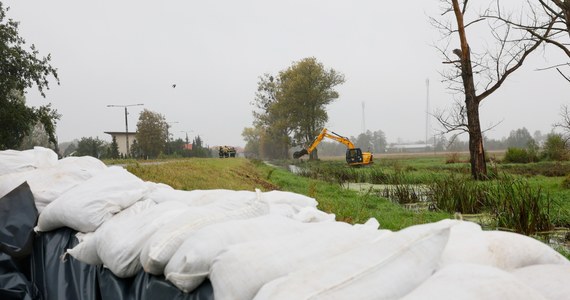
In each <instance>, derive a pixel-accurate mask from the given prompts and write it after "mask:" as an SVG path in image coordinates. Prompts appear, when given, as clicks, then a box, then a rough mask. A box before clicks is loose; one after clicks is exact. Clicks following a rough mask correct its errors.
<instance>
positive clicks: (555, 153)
mask: <svg viewBox="0 0 570 300" xmlns="http://www.w3.org/2000/svg"><path fill="white" fill-rule="evenodd" d="M542 157H543V158H544V159H547V160H558V161H562V160H568V159H569V152H568V145H567V143H566V141H565V140H564V138H562V135H560V134H556V133H551V134H549V135H548V136H547V137H546V142H545V143H544V147H543V149H542Z"/></svg>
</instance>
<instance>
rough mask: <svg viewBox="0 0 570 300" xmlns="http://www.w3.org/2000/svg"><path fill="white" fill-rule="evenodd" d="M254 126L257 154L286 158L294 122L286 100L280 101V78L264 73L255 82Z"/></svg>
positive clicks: (265, 156)
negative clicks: (256, 138) (256, 136)
mask: <svg viewBox="0 0 570 300" xmlns="http://www.w3.org/2000/svg"><path fill="white" fill-rule="evenodd" d="M257 84H258V87H257V92H256V94H255V99H254V105H255V106H256V108H257V109H258V110H259V111H254V112H253V116H254V118H255V121H254V128H255V131H256V134H257V135H258V145H257V146H258V147H259V149H258V151H256V152H257V153H258V154H260V155H261V156H262V157H264V158H286V157H287V156H288V150H289V145H290V143H291V139H290V137H289V136H290V134H291V133H292V131H293V128H294V126H295V125H294V124H293V121H292V120H291V113H290V111H288V110H287V106H286V102H284V101H280V100H279V99H280V98H279V91H280V89H281V79H280V78H279V77H277V78H276V77H273V76H272V75H269V74H264V75H263V76H261V77H260V79H259V82H258V83H257Z"/></svg>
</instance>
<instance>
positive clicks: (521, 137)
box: [507, 127, 533, 148]
mask: <svg viewBox="0 0 570 300" xmlns="http://www.w3.org/2000/svg"><path fill="white" fill-rule="evenodd" d="M531 140H533V139H532V136H531V135H530V132H528V130H527V129H526V128H524V127H523V128H519V129H517V130H512V131H511V133H510V134H509V137H508V138H507V146H508V147H509V148H524V147H526V146H527V145H528V143H529V142H530V141H531Z"/></svg>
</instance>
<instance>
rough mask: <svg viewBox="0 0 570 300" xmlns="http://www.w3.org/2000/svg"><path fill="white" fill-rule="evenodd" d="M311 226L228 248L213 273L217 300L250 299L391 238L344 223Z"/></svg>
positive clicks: (325, 223) (212, 280)
mask: <svg viewBox="0 0 570 300" xmlns="http://www.w3.org/2000/svg"><path fill="white" fill-rule="evenodd" d="M308 226H311V228H309V229H307V230H304V231H302V232H300V233H297V234H290V235H285V236H279V237H275V238H271V239H264V240H257V241H250V242H246V243H240V244H237V245H231V246H229V247H227V248H226V249H225V250H224V251H223V252H222V253H221V254H219V255H218V256H217V257H216V258H215V259H214V262H213V264H212V267H211V269H210V275H209V277H210V281H211V282H212V286H213V287H214V295H215V298H216V299H251V298H253V297H254V296H255V294H256V293H257V292H258V290H259V289H260V288H261V287H262V286H263V285H264V284H266V283H268V282H270V281H271V280H273V279H277V278H279V277H281V276H284V275H287V274H288V273H290V272H293V271H295V270H297V269H300V268H302V267H305V266H306V265H308V264H310V263H314V262H321V261H324V260H326V259H329V258H332V257H334V256H335V255H339V254H341V253H344V252H346V251H350V250H351V249H354V248H356V247H359V246H363V245H368V244H370V243H371V242H372V241H374V240H376V239H378V238H381V237H383V236H385V235H389V232H388V231H379V230H378V228H377V227H375V226H352V225H349V224H347V223H342V222H322V223H312V224H309V225H308ZM238 274H239V275H238ZM290 299H294V298H290Z"/></svg>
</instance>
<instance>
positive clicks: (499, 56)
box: [432, 0, 554, 180]
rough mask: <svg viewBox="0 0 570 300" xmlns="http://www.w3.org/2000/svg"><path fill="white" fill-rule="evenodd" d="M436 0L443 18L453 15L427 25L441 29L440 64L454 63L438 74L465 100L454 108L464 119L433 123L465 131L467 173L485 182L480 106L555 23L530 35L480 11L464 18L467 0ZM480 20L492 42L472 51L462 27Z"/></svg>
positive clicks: (465, 27)
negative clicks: (466, 135)
mask: <svg viewBox="0 0 570 300" xmlns="http://www.w3.org/2000/svg"><path fill="white" fill-rule="evenodd" d="M441 3H442V4H443V6H442V7H443V8H444V12H443V13H442V16H441V17H442V18H445V17H446V16H447V15H450V14H451V15H452V16H453V17H452V19H453V20H449V19H448V20H447V21H441V20H439V19H435V18H432V24H434V26H436V28H438V29H439V30H440V31H441V33H442V36H443V38H444V40H445V41H447V43H446V46H444V47H438V50H439V51H440V52H441V54H442V55H443V57H444V59H445V61H444V62H443V63H444V64H449V65H451V66H453V68H450V69H449V70H446V71H445V72H443V73H442V75H443V77H444V81H446V82H447V83H448V88H449V89H450V90H451V91H454V92H457V93H458V94H461V95H462V96H463V97H464V104H462V105H463V107H462V108H461V109H460V110H459V112H460V113H463V114H464V115H465V117H458V118H456V119H453V118H451V119H445V118H438V121H440V124H441V125H442V127H444V128H446V130H449V131H455V130H459V128H461V129H462V130H464V131H465V132H467V133H468V134H469V152H470V163H471V176H472V177H473V179H476V180H484V179H486V178H487V166H486V162H485V151H484V147H483V134H482V129H481V124H480V119H479V106H480V104H481V102H482V101H483V100H484V99H486V98H487V97H488V96H490V95H491V94H492V93H494V92H495V91H497V90H498V89H499V87H501V85H502V84H503V83H504V82H505V81H506V79H507V78H508V77H509V75H511V74H513V73H514V72H515V71H516V70H517V69H519V68H520V67H521V66H522V65H523V62H524V61H525V59H526V58H527V57H528V56H529V54H530V53H532V52H533V51H534V50H536V49H537V48H538V46H539V45H540V44H541V43H542V42H543V41H544V39H543V38H541V37H545V36H548V34H549V32H550V29H551V28H552V26H553V25H554V22H551V23H550V24H549V25H550V26H548V27H547V28H546V30H543V31H537V32H536V33H537V34H538V36H534V35H533V34H531V33H529V32H526V31H520V30H513V25H512V24H511V23H508V22H495V21H496V19H493V18H487V17H486V16H485V14H479V15H476V16H474V17H472V19H473V20H471V21H466V12H467V9H468V0H463V1H461V4H460V0H442V1H441ZM510 16H512V15H510ZM480 23H483V24H486V32H487V33H488V34H489V36H490V39H491V41H492V42H491V43H489V44H488V45H489V47H486V48H482V50H480V51H472V49H471V47H470V45H469V43H468V39H467V29H468V28H469V27H471V26H473V25H475V24H478V25H479V24H480ZM456 34H457V36H458V40H457V41H456V42H459V46H460V48H458V49H454V50H452V51H449V46H450V45H451V41H452V40H453V39H454V37H455V36H456ZM451 53H452V54H454V55H455V56H452V55H451ZM454 113H457V111H456V112H454ZM465 119H466V120H467V122H466V124H465V122H464V121H465ZM449 121H451V122H449Z"/></svg>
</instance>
